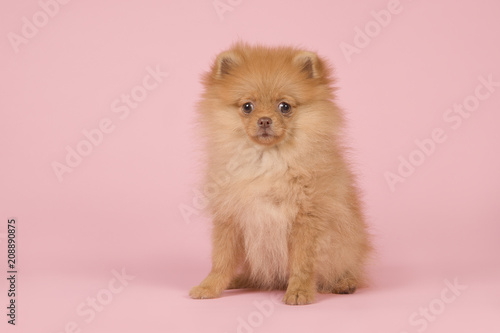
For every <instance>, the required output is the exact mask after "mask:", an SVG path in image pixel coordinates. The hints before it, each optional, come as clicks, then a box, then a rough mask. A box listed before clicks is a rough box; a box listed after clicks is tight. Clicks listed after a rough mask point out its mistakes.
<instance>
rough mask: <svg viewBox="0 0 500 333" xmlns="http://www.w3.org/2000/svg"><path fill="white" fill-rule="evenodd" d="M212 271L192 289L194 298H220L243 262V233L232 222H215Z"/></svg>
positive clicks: (191, 292) (191, 293)
mask: <svg viewBox="0 0 500 333" xmlns="http://www.w3.org/2000/svg"><path fill="white" fill-rule="evenodd" d="M212 237H213V249H212V270H211V271H210V273H209V274H208V276H207V277H206V278H205V279H204V280H203V281H202V282H201V283H200V285H199V286H196V287H194V288H192V289H191V291H190V292H189V295H190V296H191V297H192V298H215V297H218V296H220V294H221V293H222V291H223V290H225V289H226V288H227V287H228V286H229V284H230V283H231V281H232V280H233V278H234V277H235V274H236V271H237V269H238V265H239V264H240V262H241V261H242V260H241V258H242V255H243V245H242V244H243V241H242V239H241V233H240V231H239V230H238V228H237V226H236V225H235V224H234V223H233V221H232V220H229V221H224V222H220V221H215V222H214V229H213V235H212Z"/></svg>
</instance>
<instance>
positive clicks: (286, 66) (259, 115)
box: [202, 44, 333, 146]
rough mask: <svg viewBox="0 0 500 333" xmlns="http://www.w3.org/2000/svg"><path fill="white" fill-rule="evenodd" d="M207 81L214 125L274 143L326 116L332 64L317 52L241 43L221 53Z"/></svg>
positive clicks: (319, 125)
mask: <svg viewBox="0 0 500 333" xmlns="http://www.w3.org/2000/svg"><path fill="white" fill-rule="evenodd" d="M203 82H204V85H205V89H206V90H205V95H204V101H203V102H202V103H203V104H204V107H203V110H202V112H204V113H209V114H205V115H203V116H204V118H205V119H207V121H208V122H209V123H210V127H211V131H220V132H221V133H231V135H235V136H237V135H240V137H245V136H246V137H247V138H249V139H250V140H252V141H253V142H255V143H256V144H258V145H261V146H274V145H278V144H280V143H282V142H286V141H287V140H289V139H290V138H293V137H294V136H295V135H296V134H297V131H300V129H303V130H305V131H307V132H309V133H311V131H312V132H314V131H322V129H323V128H324V127H325V121H326V122H328V121H327V120H326V119H325V117H324V116H323V115H322V114H323V113H324V112H325V109H328V108H329V109H331V107H328V106H325V105H326V104H325V103H330V102H329V101H330V99H331V98H332V97H333V94H332V88H331V87H330V84H331V80H330V78H329V69H328V68H327V66H326V65H325V63H324V62H323V61H322V60H321V59H320V58H319V57H318V56H317V55H316V54H315V53H313V52H308V51H304V50H300V49H294V48H286V47H282V48H267V47H261V46H253V47H252V46H248V45H245V44H237V45H235V46H234V47H232V48H231V49H229V50H228V51H225V52H222V53H221V54H219V55H218V56H217V59H216V60H215V62H214V64H213V66H212V69H211V71H210V72H208V73H207V74H206V75H205V77H204V79H203ZM330 112H332V110H330Z"/></svg>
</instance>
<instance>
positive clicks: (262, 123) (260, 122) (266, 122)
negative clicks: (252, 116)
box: [257, 117, 273, 128]
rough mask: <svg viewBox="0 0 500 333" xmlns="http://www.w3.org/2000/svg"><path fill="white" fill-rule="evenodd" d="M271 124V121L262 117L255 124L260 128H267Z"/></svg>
mask: <svg viewBox="0 0 500 333" xmlns="http://www.w3.org/2000/svg"><path fill="white" fill-rule="evenodd" d="M272 123H273V120H272V119H271V118H269V117H262V118H259V120H257V124H258V125H259V127H261V128H268V127H269V126H271V124H272Z"/></svg>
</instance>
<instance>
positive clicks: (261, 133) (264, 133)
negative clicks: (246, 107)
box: [255, 128, 276, 139]
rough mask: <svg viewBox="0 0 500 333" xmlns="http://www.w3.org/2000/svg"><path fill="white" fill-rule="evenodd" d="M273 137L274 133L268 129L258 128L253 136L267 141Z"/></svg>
mask: <svg viewBox="0 0 500 333" xmlns="http://www.w3.org/2000/svg"><path fill="white" fill-rule="evenodd" d="M275 135H276V134H275V133H274V131H273V130H272V129H270V128H259V129H258V130H257V133H256V135H255V136H256V137H258V138H262V139H269V138H273V137H274V136H275Z"/></svg>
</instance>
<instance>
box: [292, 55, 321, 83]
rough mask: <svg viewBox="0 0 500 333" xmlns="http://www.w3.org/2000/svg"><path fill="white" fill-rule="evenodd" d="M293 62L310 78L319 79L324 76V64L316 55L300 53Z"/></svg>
mask: <svg viewBox="0 0 500 333" xmlns="http://www.w3.org/2000/svg"><path fill="white" fill-rule="evenodd" d="M293 60H294V63H295V64H296V65H297V66H299V67H300V69H301V71H302V72H304V73H306V74H307V77H308V78H311V79H317V78H320V77H321V76H323V64H322V63H321V60H320V59H319V58H318V56H317V55H316V53H313V52H309V51H300V52H299V53H298V54H297V55H296V56H295V57H294V59H293Z"/></svg>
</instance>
